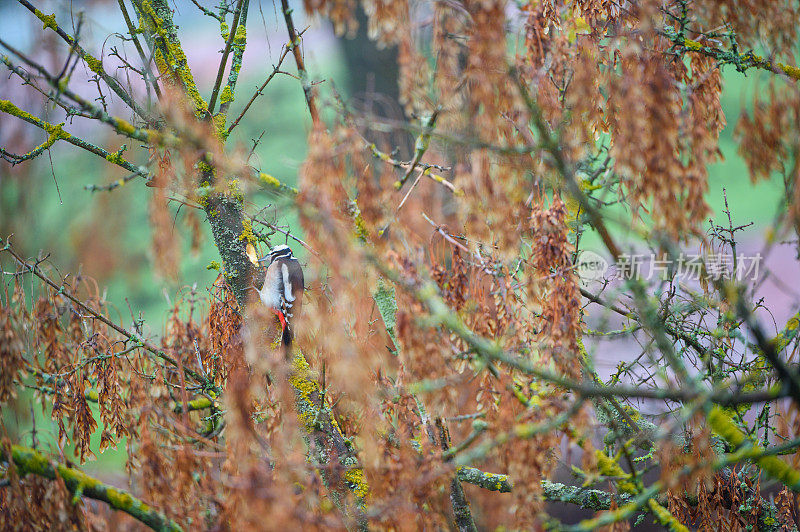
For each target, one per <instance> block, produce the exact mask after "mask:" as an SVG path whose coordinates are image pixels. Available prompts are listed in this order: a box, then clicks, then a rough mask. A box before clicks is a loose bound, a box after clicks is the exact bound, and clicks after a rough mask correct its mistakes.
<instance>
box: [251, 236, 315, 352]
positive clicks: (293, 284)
mask: <svg viewBox="0 0 800 532" xmlns="http://www.w3.org/2000/svg"><path fill="white" fill-rule="evenodd" d="M259 262H266V263H268V264H267V272H266V274H265V276H264V286H262V287H261V290H259V291H258V295H259V296H260V297H261V302H262V303H264V305H266V306H267V308H269V309H270V310H272V312H274V313H275V315H277V316H278V319H279V320H280V322H281V328H282V330H283V332H282V335H281V339H282V341H283V345H284V346H286V347H288V346H290V345H292V329H291V325H290V323H291V322H292V318H293V317H294V316H295V314H297V313H298V312H299V311H300V306H301V304H302V301H303V289H304V280H303V268H302V267H301V266H300V263H299V262H298V261H297V259H296V258H295V256H294V255H292V250H291V249H289V246H287V245H283V244H282V245H280V246H275V247H274V248H272V250H270V252H269V253H268V254H267V256H266V257H263V258H261V259H260V260H259Z"/></svg>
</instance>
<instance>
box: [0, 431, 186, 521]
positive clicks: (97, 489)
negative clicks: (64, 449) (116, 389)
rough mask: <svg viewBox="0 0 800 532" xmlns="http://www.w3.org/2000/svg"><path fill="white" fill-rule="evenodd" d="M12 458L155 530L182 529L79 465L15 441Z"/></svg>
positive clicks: (2, 451) (1, 452) (25, 470)
mask: <svg viewBox="0 0 800 532" xmlns="http://www.w3.org/2000/svg"><path fill="white" fill-rule="evenodd" d="M8 453H9V450H8V449H7V448H3V447H0V458H2V459H4V460H8V459H9V456H8ZM10 454H11V456H10V458H11V460H13V462H14V464H15V465H16V467H17V469H18V470H19V471H20V473H21V474H23V475H27V474H33V475H38V476H40V477H44V478H48V479H51V480H55V478H56V476H58V477H61V479H63V481H64V485H65V486H66V487H67V489H68V490H69V491H70V493H72V494H77V495H78V496H84V497H89V498H90V499H96V500H98V501H103V502H106V503H108V505H109V506H111V507H112V508H114V509H115V510H119V511H121V512H125V513H126V514H128V515H130V516H131V517H133V518H134V519H136V520H138V521H140V522H141V523H144V524H145V525H147V526H149V527H150V528H152V529H153V530H159V531H172V532H179V531H181V530H182V529H181V527H180V526H178V524H177V523H175V522H174V521H172V520H171V519H169V518H168V517H167V516H165V515H164V514H163V513H161V512H159V511H158V510H156V509H155V508H152V507H151V506H149V505H148V504H146V503H144V502H142V501H141V500H139V499H137V498H136V497H134V496H133V495H131V494H130V493H128V492H126V491H123V490H120V489H117V488H115V487H113V486H109V485H107V484H103V483H102V482H100V481H99V480H97V479H95V478H93V477H90V476H89V475H87V474H86V473H84V472H82V471H79V470H78V469H75V468H72V467H67V466H65V465H63V464H53V463H51V462H50V460H49V459H48V458H47V457H46V456H45V455H43V454H42V453H40V452H38V451H35V450H33V449H31V448H28V447H22V446H20V445H12V446H11V448H10Z"/></svg>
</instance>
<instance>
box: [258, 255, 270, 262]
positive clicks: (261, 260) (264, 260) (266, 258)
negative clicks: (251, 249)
mask: <svg viewBox="0 0 800 532" xmlns="http://www.w3.org/2000/svg"><path fill="white" fill-rule="evenodd" d="M268 260H269V255H267V256H266V257H261V258H260V259H258V262H266V261H268Z"/></svg>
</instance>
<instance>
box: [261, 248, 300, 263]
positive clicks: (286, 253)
mask: <svg viewBox="0 0 800 532" xmlns="http://www.w3.org/2000/svg"><path fill="white" fill-rule="evenodd" d="M279 258H282V259H291V258H294V256H293V255H292V249H291V248H290V247H289V246H287V245H286V244H280V245H278V246H275V247H274V248H272V249H271V250H270V251H269V253H267V254H266V255H265V256H264V257H261V258H260V259H259V260H258V262H266V263H267V264H272V261H274V260H275V259H279Z"/></svg>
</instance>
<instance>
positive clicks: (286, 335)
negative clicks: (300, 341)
mask: <svg viewBox="0 0 800 532" xmlns="http://www.w3.org/2000/svg"><path fill="white" fill-rule="evenodd" d="M281 341H282V342H283V345H284V347H291V345H292V332H291V331H290V330H289V327H284V328H283V334H282V336H281Z"/></svg>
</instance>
